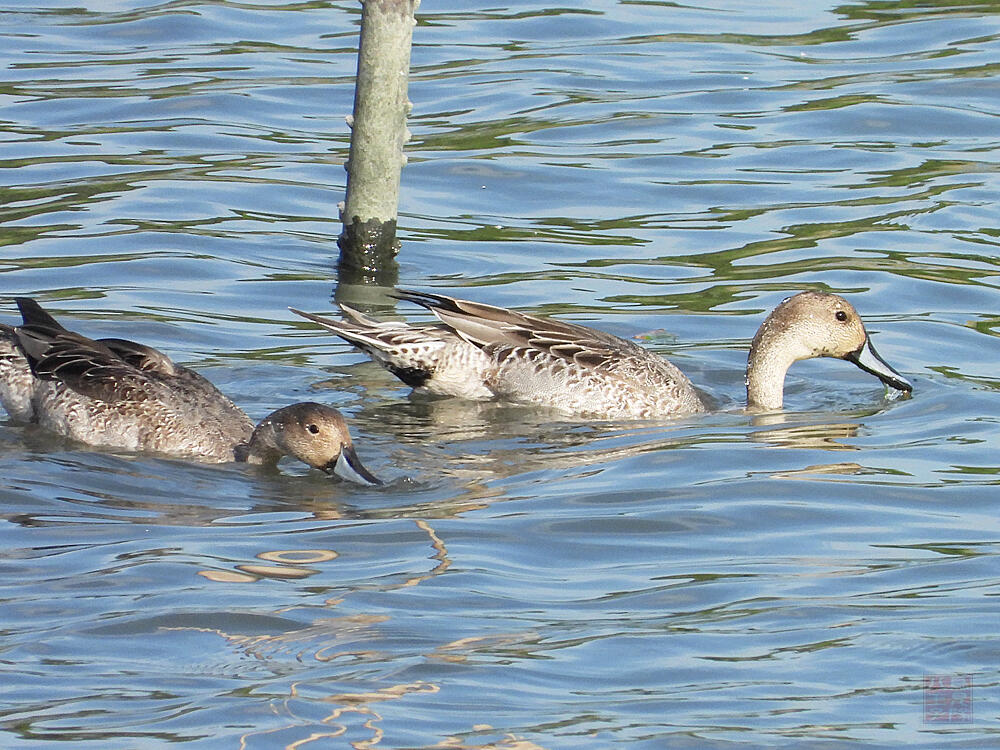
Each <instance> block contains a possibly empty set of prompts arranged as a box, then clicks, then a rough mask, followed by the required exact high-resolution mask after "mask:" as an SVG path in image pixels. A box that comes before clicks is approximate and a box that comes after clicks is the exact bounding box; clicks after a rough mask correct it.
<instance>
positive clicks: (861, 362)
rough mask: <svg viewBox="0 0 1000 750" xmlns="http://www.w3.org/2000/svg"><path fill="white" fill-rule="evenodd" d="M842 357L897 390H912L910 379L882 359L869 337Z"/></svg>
mask: <svg viewBox="0 0 1000 750" xmlns="http://www.w3.org/2000/svg"><path fill="white" fill-rule="evenodd" d="M844 359H846V360H848V361H850V362H853V363H854V364H856V365H857V366H858V367H860V368H861V369H862V370H864V371H865V372H870V373H871V374H872V375H874V376H875V377H876V378H878V379H879V380H881V381H882V382H883V383H885V384H886V385H888V386H890V387H892V388H895V389H896V390H897V391H905V392H907V393H909V392H910V391H912V390H913V385H911V384H910V381H909V380H907V379H906V378H904V377H903V376H902V375H900V374H899V373H898V372H896V371H895V370H893V369H892V367H890V366H889V363H888V362H886V361H885V360H884V359H882V358H881V357H880V356H879V354H878V352H877V351H875V347H873V346H872V341H871V339H870V338H865V343H864V344H862V345H861V347H860V348H859V349H858V350H857V351H854V352H851V353H850V354H848V355H847V356H846V357H844Z"/></svg>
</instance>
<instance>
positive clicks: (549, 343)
mask: <svg viewBox="0 0 1000 750" xmlns="http://www.w3.org/2000/svg"><path fill="white" fill-rule="evenodd" d="M395 296H397V297H398V298H399V299H403V300H407V301H409V302H415V303H416V304H418V305H422V306H423V307H426V308H428V309H429V310H431V312H433V313H434V314H435V315H436V316H437V318H438V319H439V320H440V321H441V322H442V323H444V324H445V325H447V326H448V327H449V328H451V329H452V330H454V331H455V332H456V333H457V334H458V335H460V336H461V337H462V338H464V339H465V340H466V341H468V342H470V343H471V344H474V345H475V346H478V347H480V348H482V349H486V350H489V351H492V352H497V353H500V352H504V353H505V354H507V353H510V352H511V351H512V350H514V351H516V350H524V349H530V350H535V351H539V352H544V353H545V354H547V355H548V356H550V357H552V358H554V359H557V360H562V361H565V362H568V363H572V364H574V365H577V366H579V367H582V368H586V369H592V370H599V371H603V372H605V373H607V374H612V372H613V371H614V370H615V369H616V365H617V364H618V363H619V362H620V361H621V360H623V359H629V358H634V357H639V358H641V359H647V358H652V357H653V355H651V354H650V353H649V352H648V351H646V350H645V349H643V348H642V347H641V346H639V345H638V344H636V343H634V342H631V341H627V340H626V339H623V338H620V337H618V336H615V335H613V334H610V333H605V332H604V331H599V330H597V329H594V328H588V327H586V326H582V325H577V324H575V323H567V322H565V321H561V320H554V319H551V318H540V317H536V316H534V315H526V314H524V313H519V312H515V311H514V310H508V309H506V308H503V307H494V306H493V305H484V304H482V303H479V302H469V301H467V300H459V299H455V298H453V297H447V296H445V295H443V294H432V293H429V292H416V291H410V290H399V291H398V292H397V293H396V294H395ZM656 359H658V358H656Z"/></svg>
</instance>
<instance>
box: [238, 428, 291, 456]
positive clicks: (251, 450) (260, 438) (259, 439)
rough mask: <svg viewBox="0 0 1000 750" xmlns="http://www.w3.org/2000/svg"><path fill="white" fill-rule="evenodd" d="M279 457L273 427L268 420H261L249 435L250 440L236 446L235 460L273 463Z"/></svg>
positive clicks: (279, 453) (279, 452)
mask: <svg viewBox="0 0 1000 750" xmlns="http://www.w3.org/2000/svg"><path fill="white" fill-rule="evenodd" d="M280 458H281V451H280V450H278V447H277V445H276V444H275V440H274V427H273V426H272V425H271V424H270V422H267V421H265V422H262V423H261V424H259V425H258V426H257V429H255V430H254V431H253V434H252V435H251V436H250V440H248V441H247V442H246V443H243V444H242V445H238V446H236V460H237V461H245V462H246V463H248V464H273V463H277V462H278V459H280Z"/></svg>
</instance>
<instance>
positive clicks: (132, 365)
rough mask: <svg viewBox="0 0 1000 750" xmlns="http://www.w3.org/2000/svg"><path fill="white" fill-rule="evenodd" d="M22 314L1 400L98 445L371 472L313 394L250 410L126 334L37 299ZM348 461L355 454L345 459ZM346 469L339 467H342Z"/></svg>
mask: <svg viewBox="0 0 1000 750" xmlns="http://www.w3.org/2000/svg"><path fill="white" fill-rule="evenodd" d="M17 304H18V308H19V309H20V311H21V316H22V318H23V323H22V324H21V325H19V326H9V325H0V403H2V404H3V407H4V409H5V410H6V411H7V413H8V414H9V415H10V416H11V417H12V418H13V419H15V420H17V421H20V422H27V423H36V424H38V425H39V426H41V427H43V428H45V429H48V430H50V431H52V432H55V433H58V434H59V435H63V436H65V437H68V438H70V439H73V440H77V441H79V442H82V443H87V444H88V445H93V446H97V447H105V448H114V449H119V450H126V451H134V452H154V453H163V454H169V455H174V456H185V457H191V458H195V459H197V460H200V461H205V462H214V463H219V462H226V461H234V460H238V461H246V462H249V463H274V462H276V461H277V460H278V459H279V458H280V457H281V456H283V455H292V456H294V457H296V458H299V459H300V460H302V461H304V462H306V463H307V464H309V465H310V466H313V467H315V468H320V469H323V470H325V471H330V472H332V471H335V470H336V469H338V462H339V468H341V469H343V468H345V467H346V466H347V465H348V464H349V463H356V464H357V467H358V468H354V469H352V470H351V472H350V473H351V475H352V476H351V477H350V478H352V479H357V478H358V477H366V476H367V477H368V479H369V480H370V481H367V483H369V484H377V483H379V482H378V480H377V479H375V478H374V477H373V476H372V475H371V474H370V473H369V472H368V471H367V469H364V467H363V466H361V464H360V462H359V461H357V456H356V454H355V453H354V450H353V445H352V443H351V439H350V435H349V433H348V429H347V425H346V423H345V422H344V420H343V418H342V417H341V415H340V413H339V412H337V410H336V409H333V408H332V407H327V406H324V405H322V404H315V403H312V402H305V403H301V404H293V405H292V406H289V407H284V409H279V410H278V411H277V412H274V413H272V414H271V415H269V416H268V417H266V418H265V420H264V421H263V422H262V423H261V425H262V426H264V425H266V428H265V429H260V428H258V429H255V428H254V424H253V422H252V421H251V420H250V418H249V417H248V416H247V415H246V414H245V413H244V412H243V411H242V410H241V409H240V408H239V407H238V406H236V405H235V404H234V403H233V402H232V401H231V400H230V399H229V398H228V397H227V396H226V395H225V394H223V393H222V392H221V391H219V389H218V388H216V387H215V386H214V385H212V383H210V382H209V381H208V380H207V379H206V378H205V377H203V376H202V375H199V374H198V373H197V372H195V371H193V370H190V369H188V368H186V367H182V366H181V365H178V364H176V363H175V362H173V361H172V360H171V359H170V358H169V357H167V355H165V354H163V352H160V351H158V350H157V349H154V348H152V347H149V346H145V345H143V344H138V343H136V342H134V341H129V340H127V339H89V338H87V337H86V336H82V335H81V334H78V333H74V332H72V331H69V330H67V329H66V328H64V327H63V326H62V325H61V324H60V323H59V322H58V321H56V320H55V319H54V318H53V317H52V316H51V315H49V314H48V313H47V312H46V311H45V310H43V309H42V307H41V306H40V305H38V303H37V302H35V301H34V300H31V299H28V298H18V299H17ZM345 462H347V463H345ZM338 473H341V472H338Z"/></svg>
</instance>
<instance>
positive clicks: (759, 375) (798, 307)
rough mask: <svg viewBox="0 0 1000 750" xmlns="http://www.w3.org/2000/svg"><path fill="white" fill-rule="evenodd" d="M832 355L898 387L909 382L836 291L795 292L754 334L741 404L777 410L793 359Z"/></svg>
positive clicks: (854, 311)
mask: <svg viewBox="0 0 1000 750" xmlns="http://www.w3.org/2000/svg"><path fill="white" fill-rule="evenodd" d="M813 357H837V358H839V359H846V360H848V361H850V362H853V363H854V364H856V365H857V366H858V367H860V368H861V369H863V370H865V371H866V372H869V373H871V374H873V375H875V376H876V377H878V378H879V379H880V380H881V381H882V382H883V383H885V384H887V385H889V386H891V387H893V388H896V389H897V390H901V391H910V390H912V386H911V385H910V383H909V382H908V381H907V380H906V379H905V378H904V377H903V376H902V375H900V374H899V373H898V372H896V371H895V370H894V369H893V368H892V367H890V366H889V364H888V363H886V362H885V360H883V359H882V358H881V357H880V356H878V353H877V352H876V351H875V349H874V348H873V347H872V345H871V341H870V339H869V338H868V333H867V331H866V330H865V326H864V323H863V322H862V321H861V316H860V315H858V312H857V310H855V309H854V307H853V306H852V305H851V303H850V302H848V301H847V300H845V299H844V298H843V297H840V296H838V295H836V294H827V293H824V292H801V293H799V294H796V295H795V296H794V297H789V298H788V299H786V300H785V301H783V302H782V303H781V304H780V305H778V306H777V307H776V308H775V309H774V311H773V312H772V313H771V314H770V315H769V316H768V317H767V320H765V321H764V323H763V324H762V325H761V327H760V329H759V330H758V331H757V335H756V336H754V339H753V343H751V345H750V356H749V358H748V360H747V379H746V383H747V405H748V406H749V407H750V408H758V409H779V408H781V405H782V401H783V398H782V395H783V390H784V384H785V373H786V372H787V371H788V368H789V367H791V365H792V363H793V362H798V361H799V360H801V359H811V358H813Z"/></svg>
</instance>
